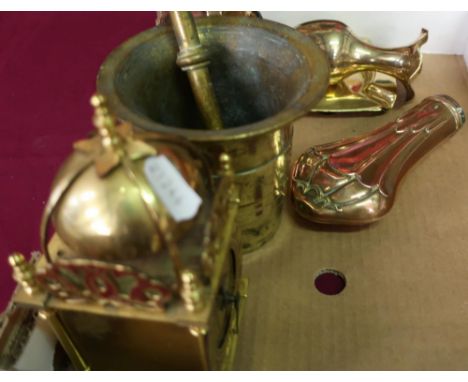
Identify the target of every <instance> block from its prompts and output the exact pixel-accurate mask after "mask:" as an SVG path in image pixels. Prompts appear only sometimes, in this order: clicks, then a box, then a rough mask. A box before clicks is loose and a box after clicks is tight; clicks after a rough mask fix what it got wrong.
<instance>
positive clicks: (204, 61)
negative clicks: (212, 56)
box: [171, 11, 223, 130]
mask: <svg viewBox="0 0 468 382" xmlns="http://www.w3.org/2000/svg"><path fill="white" fill-rule="evenodd" d="M171 22H172V27H173V29H174V33H175V35H176V38H177V43H178V44H179V54H178V55H177V65H179V66H180V68H181V69H182V70H183V71H185V72H187V75H188V78H189V81H190V85H191V87H192V91H193V95H194V96H195V101H196V103H197V105H198V110H199V111H200V113H201V115H202V117H203V120H204V122H205V125H206V127H208V128H209V129H211V130H221V129H222V128H223V122H222V120H221V113H220V110H219V105H218V102H217V100H216V97H215V93H214V89H213V84H212V82H211V78H210V74H209V72H208V65H209V63H210V61H209V58H208V52H207V51H206V49H205V48H204V47H203V46H202V45H201V43H200V39H199V38H198V32H197V28H196V26H195V21H194V20H193V17H192V14H191V13H190V12H186V11H184V12H171Z"/></svg>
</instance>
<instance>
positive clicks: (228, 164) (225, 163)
mask: <svg viewBox="0 0 468 382" xmlns="http://www.w3.org/2000/svg"><path fill="white" fill-rule="evenodd" d="M219 164H220V167H221V172H222V174H223V175H232V174H233V170H232V161H231V157H230V156H229V154H227V153H222V154H221V155H220V156H219Z"/></svg>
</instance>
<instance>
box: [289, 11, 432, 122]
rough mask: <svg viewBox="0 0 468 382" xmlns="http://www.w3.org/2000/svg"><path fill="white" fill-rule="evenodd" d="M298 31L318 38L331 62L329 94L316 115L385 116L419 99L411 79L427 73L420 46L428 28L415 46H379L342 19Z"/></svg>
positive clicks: (315, 23)
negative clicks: (358, 36) (376, 114)
mask: <svg viewBox="0 0 468 382" xmlns="http://www.w3.org/2000/svg"><path fill="white" fill-rule="evenodd" d="M297 29H298V30H299V31H300V32H302V33H304V34H305V35H307V36H309V37H310V38H311V39H313V40H314V41H315V42H316V43H317V44H318V45H319V46H320V47H321V49H322V50H323V51H324V52H326V53H327V56H328V60H329V62H330V68H331V73H330V84H329V87H328V91H327V94H326V95H325V97H324V98H323V99H322V100H321V101H320V102H319V103H318V104H317V105H315V106H314V107H313V108H312V111H313V112H326V113H353V112H381V111H385V110H388V109H391V108H393V107H394V106H395V105H397V104H402V103H404V102H406V101H408V100H410V99H411V98H413V96H414V91H413V88H412V87H411V83H410V81H411V80H412V79H413V78H414V77H415V76H416V75H417V74H418V73H419V72H420V70H421V67H422V53H421V49H420V48H421V46H422V45H423V44H424V43H425V42H426V41H427V39H428V31H427V30H425V29H422V31H421V35H420V37H419V38H418V40H417V41H415V42H414V43H413V44H411V45H408V46H405V47H400V48H379V47H376V46H374V45H371V44H369V43H368V42H365V41H362V40H360V39H359V38H357V37H356V36H355V35H353V34H352V32H351V31H350V29H349V27H348V26H347V25H346V24H343V23H342V22H340V21H335V20H316V21H311V22H307V23H304V24H301V25H299V26H298V27H297Z"/></svg>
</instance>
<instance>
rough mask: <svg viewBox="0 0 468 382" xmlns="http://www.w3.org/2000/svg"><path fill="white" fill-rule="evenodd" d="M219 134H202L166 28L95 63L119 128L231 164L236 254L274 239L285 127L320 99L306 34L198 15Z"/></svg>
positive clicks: (318, 60)
mask: <svg viewBox="0 0 468 382" xmlns="http://www.w3.org/2000/svg"><path fill="white" fill-rule="evenodd" d="M196 24H197V29H198V34H199V37H200V42H201V44H202V45H203V47H204V48H205V49H206V50H207V52H208V56H209V60H210V65H209V71H210V75H211V79H212V83H213V87H214V91H215V95H216V98H217V100H218V102H219V107H220V111H221V113H220V114H221V116H222V123H223V126H224V129H222V130H206V129H205V128H204V125H203V121H202V118H201V116H200V112H199V110H198V108H197V106H196V103H195V101H194V97H193V95H192V91H191V89H190V85H189V81H188V80H187V78H186V74H185V73H184V72H183V71H181V70H180V68H179V67H178V66H177V65H176V58H177V53H178V47H177V41H176V38H175V36H174V32H173V30H172V28H171V27H165V26H159V27H156V28H152V29H149V30H147V31H144V32H142V33H140V34H138V35H136V36H134V37H132V38H130V39H129V40H127V41H126V42H124V43H123V44H122V45H120V46H119V47H118V48H116V49H115V50H114V51H113V52H112V53H111V54H110V55H109V56H108V57H107V59H106V60H105V61H104V63H103V64H102V66H101V68H100V71H99V74H98V78H97V88H98V91H99V93H101V94H103V95H104V96H105V98H106V99H107V102H108V105H109V109H110V110H111V112H112V113H113V114H115V115H116V116H117V117H118V118H119V119H120V120H123V121H127V122H129V123H131V124H132V125H133V126H135V127H137V128H138V129H141V130H146V131H152V132H158V133H160V134H175V135H180V136H183V137H185V138H187V139H188V140H190V141H191V142H193V143H195V145H196V146H197V147H198V148H199V149H200V150H202V151H203V152H204V153H205V154H206V155H207V157H208V160H209V163H210V170H211V171H212V173H213V174H214V175H213V177H214V178H215V179H216V178H217V177H218V176H219V172H218V169H219V168H220V167H219V161H218V158H219V156H220V154H221V153H222V152H225V153H226V154H228V155H229V156H230V157H231V158H232V167H233V171H234V173H235V181H236V184H237V185H238V186H239V193H240V194H239V198H240V206H239V211H238V215H237V220H236V224H237V228H238V229H239V231H240V241H241V250H242V252H249V251H252V250H254V249H256V248H258V247H260V246H261V245H263V244H264V243H266V242H267V241H268V240H269V239H271V238H272V237H273V235H274V233H275V232H276V230H277V228H278V226H279V223H280V217H281V211H282V206H283V202H284V196H285V194H286V189H287V186H288V179H289V167H290V164H291V163H290V154H291V144H292V134H293V128H292V122H294V121H295V120H296V119H297V118H299V117H301V116H302V115H304V114H306V113H307V112H308V110H310V109H311V108H312V107H313V105H315V104H316V103H317V102H318V101H320V99H321V98H322V97H323V96H324V94H325V92H326V89H327V85H328V75H329V68H328V62H327V59H326V57H325V54H324V53H323V52H322V51H321V50H320V49H319V48H318V47H317V46H316V44H315V42H313V41H312V40H311V39H310V38H308V37H307V36H304V35H303V34H301V33H299V32H298V31H296V30H294V29H292V28H289V27H287V26H284V25H281V24H278V23H275V22H271V21H266V20H262V19H258V18H255V17H228V16H223V17H218V16H212V17H204V18H199V19H197V21H196Z"/></svg>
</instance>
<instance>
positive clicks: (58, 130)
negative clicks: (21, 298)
mask: <svg viewBox="0 0 468 382" xmlns="http://www.w3.org/2000/svg"><path fill="white" fill-rule="evenodd" d="M154 19H155V14H154V13H153V12H2V13H0V311H1V310H3V308H5V306H6V304H7V302H8V300H9V299H10V296H11V293H12V291H13V289H14V282H13V280H12V278H11V271H10V268H9V266H8V263H7V256H8V254H9V253H10V252H12V251H15V250H16V251H21V252H23V253H25V254H29V253H30V252H31V251H33V250H37V249H38V245H39V222H40V217H41V214H42V209H43V207H44V204H45V202H46V200H47V197H48V194H49V187H50V183H51V181H52V179H53V177H54V174H55V172H56V171H57V169H58V167H59V165H60V163H61V162H62V161H63V160H64V158H65V157H66V156H67V155H68V153H69V152H70V150H71V144H72V142H73V141H75V140H77V139H78V138H81V137H83V136H84V135H85V134H86V133H87V132H88V131H89V130H91V129H92V125H91V122H90V121H91V107H90V106H89V98H90V96H91V94H92V93H93V92H94V90H95V78H96V74H97V71H98V69H99V65H100V64H101V63H102V61H103V60H104V58H105V57H106V55H107V54H108V53H109V52H110V51H111V50H112V49H113V48H115V47H116V46H117V45H119V44H120V43H121V42H123V41H124V40H126V39H127V38H128V37H130V36H132V35H134V34H136V33H138V32H140V31H142V30H144V29H148V28H150V27H152V26H153V25H154Z"/></svg>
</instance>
